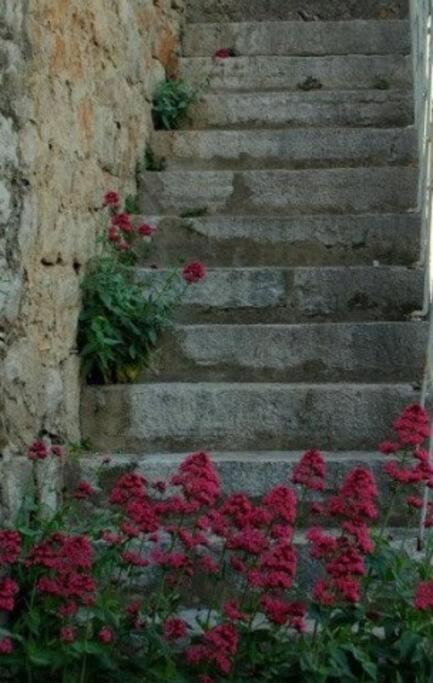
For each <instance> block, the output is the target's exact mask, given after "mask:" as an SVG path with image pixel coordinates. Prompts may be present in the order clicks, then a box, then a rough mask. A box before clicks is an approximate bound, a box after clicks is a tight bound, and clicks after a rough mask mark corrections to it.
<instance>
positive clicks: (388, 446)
mask: <svg viewBox="0 0 433 683" xmlns="http://www.w3.org/2000/svg"><path fill="white" fill-rule="evenodd" d="M379 450H380V452H381V453H383V454H384V455H392V454H393V453H397V452H398V451H399V450H401V444H399V443H395V442H394V441H383V442H382V443H380V444H379Z"/></svg>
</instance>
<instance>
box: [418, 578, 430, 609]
mask: <svg viewBox="0 0 433 683" xmlns="http://www.w3.org/2000/svg"><path fill="white" fill-rule="evenodd" d="M414 605H415V607H416V609H419V610H422V611H424V610H428V609H433V581H422V582H421V583H420V584H419V585H418V588H417V591H416V595H415V601H414Z"/></svg>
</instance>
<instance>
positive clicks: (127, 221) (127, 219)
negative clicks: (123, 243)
mask: <svg viewBox="0 0 433 683" xmlns="http://www.w3.org/2000/svg"><path fill="white" fill-rule="evenodd" d="M111 224H112V225H113V226H114V227H115V228H119V230H121V231H122V232H125V233H127V234H129V233H131V232H134V227H133V225H132V223H131V216H130V215H129V213H118V214H116V215H115V216H113V218H112V220H111Z"/></svg>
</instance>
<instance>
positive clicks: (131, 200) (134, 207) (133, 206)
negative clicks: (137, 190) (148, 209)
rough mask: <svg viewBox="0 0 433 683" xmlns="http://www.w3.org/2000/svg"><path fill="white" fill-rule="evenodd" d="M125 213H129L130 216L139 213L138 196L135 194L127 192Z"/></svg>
mask: <svg viewBox="0 0 433 683" xmlns="http://www.w3.org/2000/svg"><path fill="white" fill-rule="evenodd" d="M125 213H129V214H131V215H132V216H134V215H138V214H139V213H140V207H139V204H138V196H137V195H136V194H129V195H128V196H127V197H126V199H125Z"/></svg>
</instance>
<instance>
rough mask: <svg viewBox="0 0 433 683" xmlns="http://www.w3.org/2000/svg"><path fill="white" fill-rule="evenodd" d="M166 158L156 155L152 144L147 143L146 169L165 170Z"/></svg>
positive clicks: (145, 154)
mask: <svg viewBox="0 0 433 683" xmlns="http://www.w3.org/2000/svg"><path fill="white" fill-rule="evenodd" d="M165 165H166V164H165V159H164V158H159V157H157V156H156V154H155V152H154V151H153V149H152V147H151V146H150V145H146V151H145V153H144V169H145V170H146V171H158V172H160V171H164V170H165Z"/></svg>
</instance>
